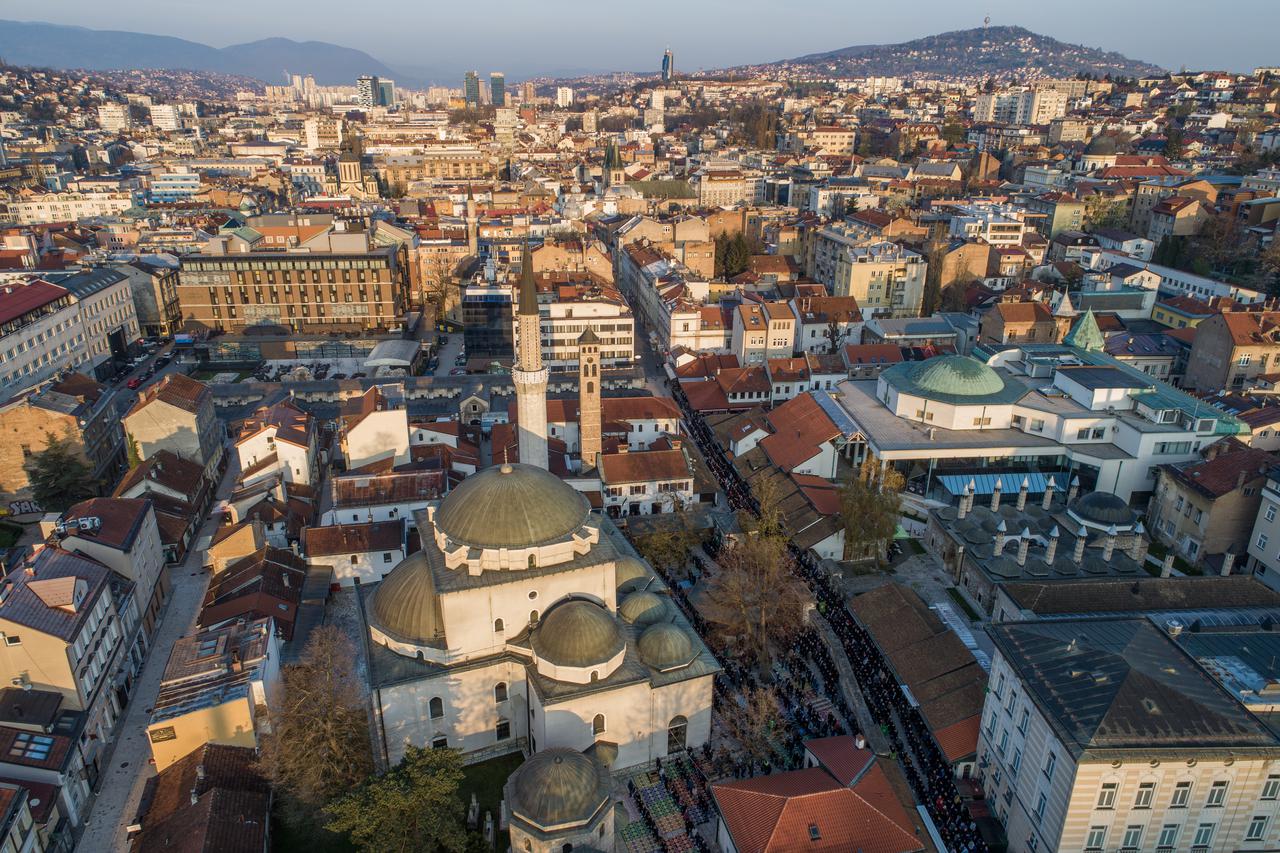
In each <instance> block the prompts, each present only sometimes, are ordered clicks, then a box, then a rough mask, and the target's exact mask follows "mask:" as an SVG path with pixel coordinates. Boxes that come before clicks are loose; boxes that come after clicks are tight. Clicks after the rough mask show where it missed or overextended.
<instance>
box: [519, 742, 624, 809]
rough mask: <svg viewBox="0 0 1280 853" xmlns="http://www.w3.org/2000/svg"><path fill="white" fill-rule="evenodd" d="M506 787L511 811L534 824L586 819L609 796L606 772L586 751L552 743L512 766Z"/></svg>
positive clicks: (601, 805) (599, 807)
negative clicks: (518, 764)
mask: <svg viewBox="0 0 1280 853" xmlns="http://www.w3.org/2000/svg"><path fill="white" fill-rule="evenodd" d="M507 791H508V794H509V796H510V797H511V800H512V802H511V810H512V812H513V813H514V814H515V815H517V816H518V817H520V818H523V819H524V820H526V821H528V822H529V823H531V824H533V825H534V826H537V827H543V828H549V827H556V826H563V825H565V824H575V823H586V822H587V821H589V820H591V818H592V817H594V816H595V814H596V813H597V812H598V811H599V810H600V809H601V808H602V807H603V806H604V805H605V803H606V802H607V801H608V799H609V785H608V774H607V773H602V768H601V765H599V764H597V763H596V761H595V759H593V758H591V757H590V756H588V755H584V754H583V753H581V752H575V751H574V750H572V749H567V748H565V747H552V748H551V749H544V750H542V751H541V752H536V753H534V754H533V755H532V756H530V757H529V760H528V761H526V762H525V763H524V764H521V765H520V766H519V767H518V768H516V771H515V773H513V774H512V775H511V779H510V780H509V781H508V783H507Z"/></svg>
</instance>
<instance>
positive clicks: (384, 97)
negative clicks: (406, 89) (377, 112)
mask: <svg viewBox="0 0 1280 853" xmlns="http://www.w3.org/2000/svg"><path fill="white" fill-rule="evenodd" d="M375 94H376V95H377V98H376V99H375V100H374V106H379V107H394V106H395V105H396V81H395V80H382V79H379V80H378V88H377V91H376V92H375Z"/></svg>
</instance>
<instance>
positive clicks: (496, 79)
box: [489, 71, 507, 107]
mask: <svg viewBox="0 0 1280 853" xmlns="http://www.w3.org/2000/svg"><path fill="white" fill-rule="evenodd" d="M489 101H490V103H492V104H493V105H494V106H495V107H505V106H506V105H507V78H506V77H505V76H504V75H503V74H502V72H500V71H494V72H493V73H491V74H490V75H489Z"/></svg>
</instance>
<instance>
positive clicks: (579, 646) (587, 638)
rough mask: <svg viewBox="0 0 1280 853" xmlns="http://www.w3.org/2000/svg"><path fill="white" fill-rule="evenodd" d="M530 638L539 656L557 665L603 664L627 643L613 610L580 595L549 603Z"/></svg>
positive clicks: (582, 665)
mask: <svg viewBox="0 0 1280 853" xmlns="http://www.w3.org/2000/svg"><path fill="white" fill-rule="evenodd" d="M531 639H532V643H533V650H534V651H535V652H536V653H537V655H538V657H539V658H541V659H542V660H545V661H547V662H548V663H551V664H555V665H556V666H574V667H585V666H595V665H597V664H602V663H605V662H607V661H608V660H609V659H610V658H612V657H613V656H614V655H616V654H617V653H618V652H620V651H622V648H623V646H625V645H626V638H625V637H624V636H623V634H622V628H621V627H620V626H619V625H618V620H617V619H615V618H614V616H613V614H611V613H610V612H609V611H607V610H605V609H604V608H603V607H601V606H600V605H598V604H596V603H594V602H591V601H586V600H585V599H581V598H575V599H570V600H569V601H565V602H561V603H560V604H557V605H556V606H555V607H552V608H551V610H550V612H548V613H547V614H546V615H545V616H543V617H542V621H541V622H540V623H538V627H537V628H536V629H535V630H534V632H533V637H532V638H531Z"/></svg>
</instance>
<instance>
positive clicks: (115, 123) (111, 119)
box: [98, 102, 133, 133]
mask: <svg viewBox="0 0 1280 853" xmlns="http://www.w3.org/2000/svg"><path fill="white" fill-rule="evenodd" d="M98 126H99V127H101V128H102V129H103V130H105V131H106V132H107V133H119V132H120V131H122V130H128V129H129V128H130V127H132V126H133V118H132V116H130V115H129V105H128V104H117V103H115V102H110V103H106V104H100V105H99V106H98Z"/></svg>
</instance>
